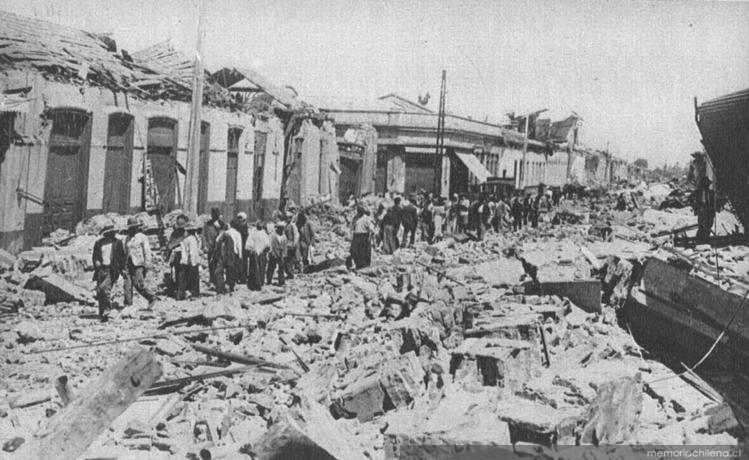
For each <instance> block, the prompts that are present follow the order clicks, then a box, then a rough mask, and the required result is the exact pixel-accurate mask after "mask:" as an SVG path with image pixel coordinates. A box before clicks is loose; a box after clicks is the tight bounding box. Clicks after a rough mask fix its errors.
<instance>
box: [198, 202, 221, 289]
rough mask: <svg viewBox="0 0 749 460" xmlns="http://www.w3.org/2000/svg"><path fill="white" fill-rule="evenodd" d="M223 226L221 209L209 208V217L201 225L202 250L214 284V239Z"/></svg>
mask: <svg viewBox="0 0 749 460" xmlns="http://www.w3.org/2000/svg"><path fill="white" fill-rule="evenodd" d="M223 227H224V222H223V221H222V220H221V211H220V210H219V209H218V208H212V209H211V219H210V220H208V221H207V222H206V223H205V225H204V226H203V235H202V236H203V250H205V255H206V258H207V259H208V276H209V277H210V281H211V283H213V284H216V280H214V279H213V275H214V273H216V267H215V266H214V260H216V259H217V258H216V257H215V255H214V251H215V250H216V240H217V239H218V235H219V233H220V232H221V230H222V229H223Z"/></svg>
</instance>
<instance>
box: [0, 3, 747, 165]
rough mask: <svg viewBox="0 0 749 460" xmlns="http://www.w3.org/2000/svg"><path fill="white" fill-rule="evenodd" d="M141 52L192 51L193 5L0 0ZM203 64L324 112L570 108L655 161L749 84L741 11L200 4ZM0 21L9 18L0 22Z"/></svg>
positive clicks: (692, 137)
mask: <svg viewBox="0 0 749 460" xmlns="http://www.w3.org/2000/svg"><path fill="white" fill-rule="evenodd" d="M0 9H3V10H7V11H12V12H16V13H19V14H24V15H30V16H35V17H38V18H40V19H46V20H50V21H54V22H58V23H63V24H66V25H70V26H74V27H78V28H82V29H85V30H89V31H92V32H110V33H112V34H113V38H114V39H115V40H116V41H117V42H118V44H119V46H120V47H122V48H125V49H127V50H129V51H136V50H138V49H140V48H143V47H146V46H148V45H150V44H153V43H156V42H159V41H162V40H165V39H167V38H171V39H172V41H173V43H174V45H175V46H176V47H177V48H179V49H181V50H184V51H189V50H191V49H193V48H194V45H195V39H196V35H197V33H196V31H197V16H198V15H197V0H157V1H154V0H127V1H120V0H18V1H16V0H0ZM207 9H208V15H207V23H206V24H207V27H206V31H207V35H206V65H207V67H208V69H209V70H215V69H218V68H220V67H222V66H224V65H245V66H246V65H251V66H254V67H255V68H256V69H257V70H258V71H260V72H261V73H264V74H265V75H266V76H268V77H270V78H271V79H272V80H274V81H276V82H277V83H279V84H290V85H292V86H293V87H295V88H296V89H297V90H298V91H299V92H300V93H301V95H302V97H307V98H308V99H309V100H310V101H314V102H315V103H317V104H319V105H329V106H340V105H342V104H343V103H344V102H343V101H348V102H361V103H367V102H370V103H371V101H373V100H374V99H375V98H377V97H378V96H381V95H384V94H387V93H391V92H394V93H397V94H400V95H402V96H404V97H407V98H410V99H416V97H417V96H418V95H419V94H424V93H426V92H429V93H431V95H432V100H431V101H430V103H429V106H430V107H431V108H434V109H436V106H437V103H438V101H437V99H438V94H439V84H440V82H439V80H440V73H441V70H442V69H445V70H447V86H448V95H447V108H448V110H449V111H451V112H454V113H458V114H461V115H466V116H471V117H473V118H475V119H481V120H484V119H488V120H489V121H498V120H501V119H502V118H503V115H504V114H505V113H506V112H507V111H511V110H514V111H517V112H518V113H521V112H525V111H530V110H538V109H543V108H548V109H552V113H553V114H554V115H556V116H558V117H562V116H564V115H566V114H567V113H569V112H570V111H572V110H574V111H575V112H577V113H578V114H580V115H581V116H582V117H583V118H584V127H583V132H582V141H583V142H584V143H585V144H587V145H589V146H591V147H594V148H602V149H604V148H606V146H607V143H608V144H609V145H610V150H611V151H612V153H615V154H618V155H620V156H622V157H624V158H627V159H630V160H633V159H635V158H638V157H644V158H647V159H648V160H649V161H650V162H651V164H655V165H660V164H662V163H663V162H664V161H666V162H668V163H673V162H675V161H680V162H684V161H685V160H686V159H687V158H688V154H689V153H691V152H692V151H694V150H696V149H699V148H700V147H701V145H700V142H699V139H700V137H699V133H698V131H697V128H696V126H695V123H694V107H693V98H694V97H695V96H696V97H697V98H698V100H700V101H704V100H706V99H709V98H712V97H716V96H719V95H722V94H725V93H728V92H732V91H737V90H741V89H744V88H747V87H749V3H746V2H742V3H731V2H696V1H692V2H673V1H669V2H666V1H662V2H652V1H650V2H630V1H591V2H588V1H527V2H524V1H491V0H484V1H447V0H442V1H426V0H425V1H414V0H412V1H409V0H405V1H404V0H393V1H374V0H372V1H364V0H359V1H356V0H346V1H337V0H324V1H303V0H275V1H271V0H259V1H255V0H234V1H232V0H208V8H207ZM0 27H2V25H0Z"/></svg>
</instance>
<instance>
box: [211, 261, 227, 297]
mask: <svg viewBox="0 0 749 460" xmlns="http://www.w3.org/2000/svg"><path fill="white" fill-rule="evenodd" d="M208 268H209V269H210V270H211V283H213V285H214V286H215V288H216V292H217V293H218V294H223V293H225V292H226V276H225V275H224V273H225V270H226V268H225V267H224V259H223V258H222V257H219V256H214V257H213V259H211V261H210V262H209V263H208Z"/></svg>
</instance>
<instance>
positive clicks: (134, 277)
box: [124, 264, 156, 305]
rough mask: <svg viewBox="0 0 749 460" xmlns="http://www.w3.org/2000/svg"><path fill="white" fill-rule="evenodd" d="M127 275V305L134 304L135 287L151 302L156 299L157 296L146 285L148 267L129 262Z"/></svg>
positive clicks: (125, 289)
mask: <svg viewBox="0 0 749 460" xmlns="http://www.w3.org/2000/svg"><path fill="white" fill-rule="evenodd" d="M127 275H128V276H126V277H125V286H124V291H125V305H132V304H133V288H135V290H136V291H138V293H139V294H140V295H142V296H143V298H144V299H146V300H147V301H148V302H149V303H151V302H153V301H154V300H155V299H156V296H155V295H154V293H153V292H151V291H150V290H149V289H148V288H147V287H146V268H145V267H136V266H134V265H133V264H128V267H127Z"/></svg>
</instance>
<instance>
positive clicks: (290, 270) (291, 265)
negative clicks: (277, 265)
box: [283, 248, 299, 280]
mask: <svg viewBox="0 0 749 460" xmlns="http://www.w3.org/2000/svg"><path fill="white" fill-rule="evenodd" d="M298 265H299V257H298V254H297V249H296V248H291V249H287V250H286V258H285V259H284V262H283V269H284V271H285V272H286V276H287V277H288V278H289V279H290V280H291V279H294V272H296V271H297V268H298Z"/></svg>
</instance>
